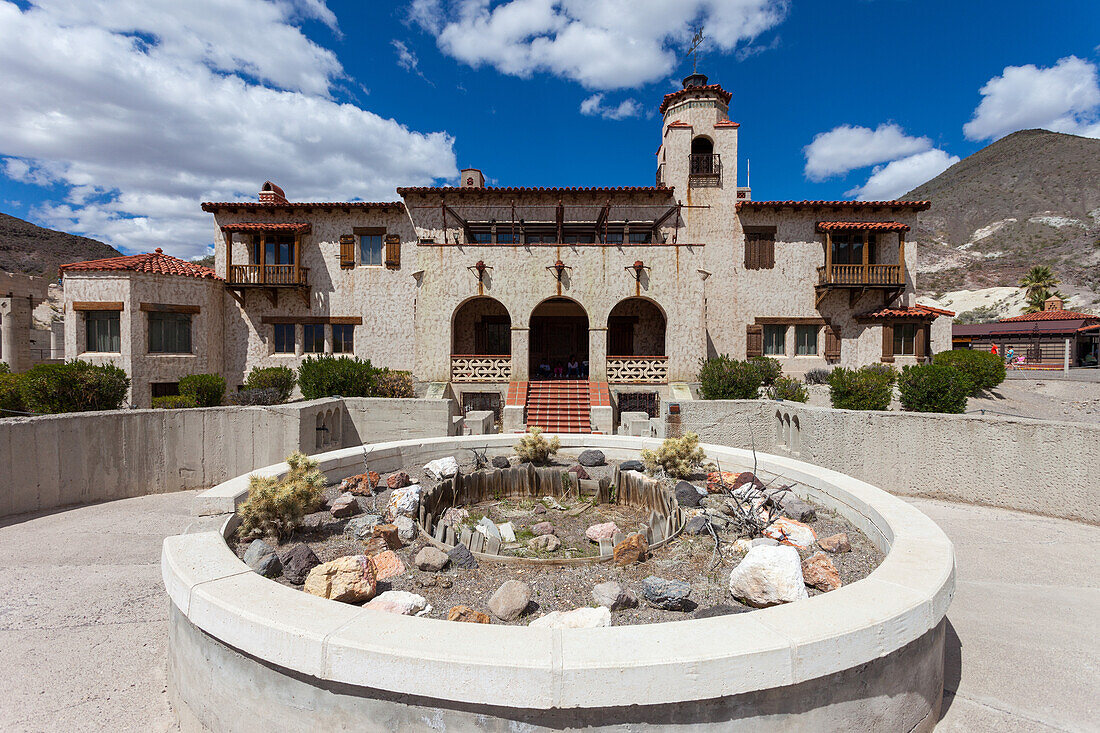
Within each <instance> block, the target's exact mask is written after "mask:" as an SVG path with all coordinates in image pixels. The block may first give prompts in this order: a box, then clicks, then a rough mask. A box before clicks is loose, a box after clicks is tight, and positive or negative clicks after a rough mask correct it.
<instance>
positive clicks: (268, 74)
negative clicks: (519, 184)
mask: <svg viewBox="0 0 1100 733" xmlns="http://www.w3.org/2000/svg"><path fill="white" fill-rule="evenodd" d="M304 18H313V19H316V20H319V21H321V22H322V23H324V24H326V25H328V26H329V27H330V28H332V29H334V30H335V29H336V18H335V16H334V15H332V14H331V11H329V10H328V8H327V6H326V5H325V3H324V2H322V1H321V0H297V1H295V2H289V1H286V0H276V1H275V2H268V1H265V0H188V1H187V2H179V1H178V0H33V2H32V3H31V4H30V6H29V7H27V8H26V9H22V8H20V7H19V6H18V5H16V4H14V3H12V2H8V1H6V0H0V69H3V73H0V162H2V167H0V171H2V172H3V174H4V175H7V176H8V177H9V178H13V179H16V180H20V181H24V182H27V183H31V184H35V185H51V186H60V188H61V190H63V191H64V193H63V194H62V197H63V200H53V201H49V202H47V203H46V204H44V205H42V206H40V207H39V208H38V209H37V210H36V211H35V215H36V217H37V218H39V219H40V220H41V221H42V222H43V223H45V224H47V225H48V226H53V227H56V228H59V229H65V230H67V231H73V232H79V233H81V234H85V235H87V236H91V237H96V238H99V239H103V240H105V241H107V242H110V243H111V244H114V245H116V246H119V247H121V248H123V249H126V250H130V251H136V250H148V249H151V248H152V247H157V246H160V247H164V248H165V249H166V250H167V251H169V252H171V253H173V254H176V255H179V256H193V255H198V254H203V253H204V252H205V251H207V249H208V246H209V243H210V242H211V241H212V239H213V224H212V220H211V217H210V215H209V214H205V213H203V212H202V211H201V210H200V209H199V202H200V201H201V200H204V199H213V200H235V199H238V198H240V197H246V198H247V199H253V200H254V198H255V196H256V191H258V190H259V185H260V184H261V183H263V181H264V180H265V179H271V180H274V181H275V182H276V183H278V184H279V185H280V186H282V187H283V188H284V189H285V190H286V192H287V195H288V196H289V197H290V198H291V199H292V200H311V199H312V200H330V201H331V200H355V199H362V200H384V199H393V198H394V197H395V192H394V188H395V187H396V186H398V185H403V184H404V185H416V184H418V183H419V184H428V183H431V182H433V181H435V180H437V179H440V178H450V177H453V176H454V175H456V174H457V170H456V165H455V154H454V141H453V139H452V138H451V137H450V136H449V135H447V134H445V133H442V132H433V133H421V132H416V131H412V130H409V129H408V128H407V127H406V126H404V125H402V124H401V123H400V122H398V121H396V120H393V119H387V118H383V117H381V116H379V115H377V114H374V113H372V112H370V111H369V110H365V109H362V108H360V107H357V106H355V105H352V104H348V103H341V102H338V101H336V100H335V99H334V98H333V96H332V90H333V85H334V84H335V83H337V82H338V81H340V80H342V79H344V71H343V68H342V67H341V65H340V63H339V61H338V60H337V59H336V56H335V55H334V54H333V53H332V52H331V51H329V50H328V49H325V48H323V47H321V46H319V45H317V44H316V43H314V42H313V41H311V40H310V39H309V38H307V37H306V36H305V35H304V34H303V33H302V32H301V30H300V29H299V28H298V26H297V25H296V23H297V22H299V21H300V20H302V19H304Z"/></svg>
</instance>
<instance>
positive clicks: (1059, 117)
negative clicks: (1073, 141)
mask: <svg viewBox="0 0 1100 733" xmlns="http://www.w3.org/2000/svg"><path fill="white" fill-rule="evenodd" d="M981 95H982V101H981V103H979V104H978V107H977V108H976V109H975V110H974V117H973V119H971V120H970V121H969V122H967V123H966V124H965V125H963V133H964V134H965V135H966V137H967V138H969V139H971V140H996V139H999V138H1002V137H1004V136H1005V135H1008V134H1009V133H1012V132H1015V131H1017V130H1025V129H1029V128H1035V127H1041V128H1044V129H1047V130H1053V131H1055V132H1068V133H1072V134H1075V135H1085V136H1087V137H1100V83H1098V81H1097V69H1096V65H1095V64H1092V63H1089V62H1088V61H1085V60H1084V59H1080V58H1077V57H1076V56H1067V57H1065V58H1063V59H1059V61H1058V62H1057V63H1056V64H1055V65H1054V66H1051V67H1049V68H1040V67H1038V66H1035V65H1034V64H1027V65H1025V66H1006V67H1005V69H1004V71H1003V72H1002V73H1001V75H1000V76H995V77H993V78H992V79H990V80H989V81H988V82H986V84H985V85H984V86H983V87H982V88H981Z"/></svg>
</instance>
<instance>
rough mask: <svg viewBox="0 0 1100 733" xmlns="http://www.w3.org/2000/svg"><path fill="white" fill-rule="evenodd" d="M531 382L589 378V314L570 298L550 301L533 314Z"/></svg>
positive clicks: (540, 305) (543, 302)
mask: <svg viewBox="0 0 1100 733" xmlns="http://www.w3.org/2000/svg"><path fill="white" fill-rule="evenodd" d="M530 352H531V353H530V358H531V363H530V371H529V372H528V373H529V374H530V375H531V379H566V378H569V379H587V378H588V314H587V313H585V310H584V308H583V307H581V305H580V303H578V302H576V301H575V300H570V299H569V298H549V299H547V300H544V301H542V302H541V303H539V304H538V305H537V306H535V309H534V310H533V311H531V330H530Z"/></svg>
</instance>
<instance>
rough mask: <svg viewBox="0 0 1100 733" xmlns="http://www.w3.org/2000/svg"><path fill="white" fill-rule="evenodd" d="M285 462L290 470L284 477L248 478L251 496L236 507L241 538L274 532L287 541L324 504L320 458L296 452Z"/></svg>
mask: <svg viewBox="0 0 1100 733" xmlns="http://www.w3.org/2000/svg"><path fill="white" fill-rule="evenodd" d="M286 462H287V465H288V466H290V470H289V471H288V472H287V474H286V475H285V476H283V477H282V478H268V477H263V476H255V475H253V476H250V477H249V480H248V498H247V499H246V500H245V502H244V503H243V504H241V506H240V509H238V510H237V514H238V515H239V516H240V518H241V526H240V528H239V529H238V530H237V532H238V534H239V536H240V537H241V538H242V539H246V538H249V537H257V536H267V535H274V536H275V537H277V538H279V539H280V540H285V539H287V538H288V537H290V535H291V534H293V533H294V530H295V529H297V528H298V527H299V526H300V525H301V523H302V518H303V517H305V515H307V514H310V513H312V512H315V511H318V510H319V509H320V508H321V507H322V506H323V505H324V490H325V475H324V474H323V473H321V472H320V471H319V470H318V468H317V465H318V464H317V461H314V460H311V459H310V458H309V457H307V456H306V455H305V454H304V453H302V452H300V451H294V452H293V453H291V454H290V455H289V456H288V457H287V459H286Z"/></svg>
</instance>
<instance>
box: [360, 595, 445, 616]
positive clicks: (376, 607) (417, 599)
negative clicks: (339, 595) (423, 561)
mask: <svg viewBox="0 0 1100 733" xmlns="http://www.w3.org/2000/svg"><path fill="white" fill-rule="evenodd" d="M363 608H369V609H371V610H372V611H383V612H385V613H397V614H401V615H403V616H415V615H417V614H418V613H420V612H421V611H423V610H425V609H428V608H431V606H429V605H428V599H427V598H425V597H424V596H418V595H417V594H415V593H409V592H407V591H403V590H388V591H386V592H384V593H379V594H378V595H377V596H376V597H375V598H374V599H373V600H371V602H370V603H368V604H367V605H365V606H363Z"/></svg>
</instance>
